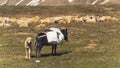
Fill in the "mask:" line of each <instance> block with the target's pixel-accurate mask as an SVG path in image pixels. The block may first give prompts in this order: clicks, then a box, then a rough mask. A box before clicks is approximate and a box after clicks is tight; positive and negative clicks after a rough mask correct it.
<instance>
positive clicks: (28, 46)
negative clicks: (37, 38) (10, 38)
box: [24, 37, 32, 59]
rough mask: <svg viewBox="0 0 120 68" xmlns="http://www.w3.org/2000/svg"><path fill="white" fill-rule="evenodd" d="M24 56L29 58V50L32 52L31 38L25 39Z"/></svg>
mask: <svg viewBox="0 0 120 68" xmlns="http://www.w3.org/2000/svg"><path fill="white" fill-rule="evenodd" d="M24 44H25V53H26V55H25V58H26V59H31V52H32V38H31V37H28V38H26V40H25V43H24Z"/></svg>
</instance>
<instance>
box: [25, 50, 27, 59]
mask: <svg viewBox="0 0 120 68" xmlns="http://www.w3.org/2000/svg"><path fill="white" fill-rule="evenodd" d="M27 54H28V52H27V48H25V58H26V59H27Z"/></svg>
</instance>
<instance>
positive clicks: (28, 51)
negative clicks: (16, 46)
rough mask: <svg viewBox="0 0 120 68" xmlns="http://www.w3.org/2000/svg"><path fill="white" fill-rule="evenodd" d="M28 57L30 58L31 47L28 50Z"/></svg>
mask: <svg viewBox="0 0 120 68" xmlns="http://www.w3.org/2000/svg"><path fill="white" fill-rule="evenodd" d="M28 58H29V59H31V49H30V48H29V50H28Z"/></svg>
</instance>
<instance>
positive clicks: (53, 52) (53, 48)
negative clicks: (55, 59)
mask: <svg viewBox="0 0 120 68" xmlns="http://www.w3.org/2000/svg"><path fill="white" fill-rule="evenodd" d="M53 54H54V45H52V55H53Z"/></svg>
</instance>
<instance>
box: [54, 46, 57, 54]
mask: <svg viewBox="0 0 120 68" xmlns="http://www.w3.org/2000/svg"><path fill="white" fill-rule="evenodd" d="M56 49H57V44H55V45H54V55H56Z"/></svg>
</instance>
